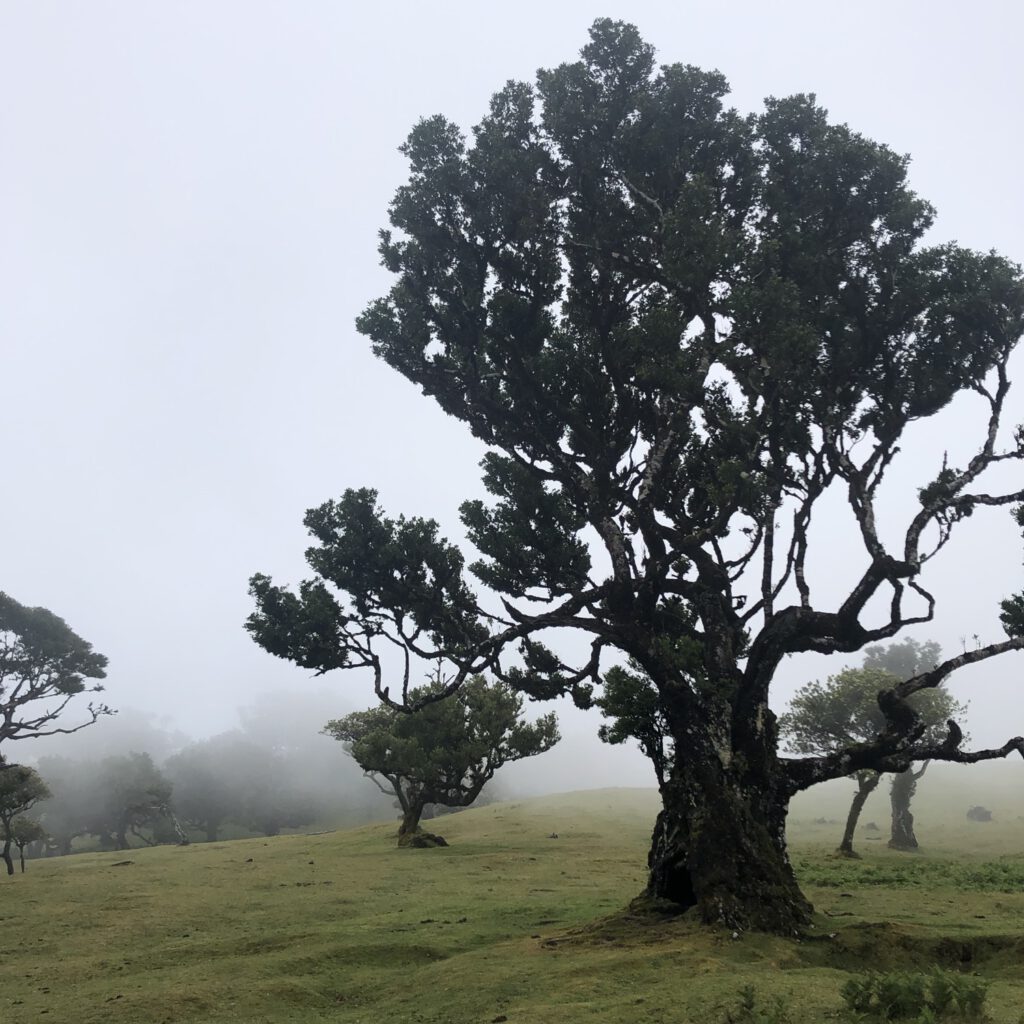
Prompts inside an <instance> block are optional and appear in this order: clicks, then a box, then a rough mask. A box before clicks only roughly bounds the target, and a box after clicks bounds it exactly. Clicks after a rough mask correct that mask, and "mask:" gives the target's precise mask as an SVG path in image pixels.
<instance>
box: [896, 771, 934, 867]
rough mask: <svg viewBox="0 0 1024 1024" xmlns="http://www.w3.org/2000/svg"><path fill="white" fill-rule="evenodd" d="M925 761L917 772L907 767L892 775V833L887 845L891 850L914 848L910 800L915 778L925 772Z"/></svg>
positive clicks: (915, 845) (913, 790) (914, 786)
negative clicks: (903, 770)
mask: <svg viewBox="0 0 1024 1024" xmlns="http://www.w3.org/2000/svg"><path fill="white" fill-rule="evenodd" d="M927 767H928V765H927V763H926V764H925V766H924V767H923V768H922V769H921V770H920V771H918V772H915V771H914V770H913V768H908V769H907V770H906V771H905V772H900V773H899V774H898V775H895V776H893V780H892V789H891V790H890V791H889V801H890V803H891V805H892V835H891V836H890V838H889V847H890V849H893V850H916V849H917V848H918V843H917V836H916V835H914V816H913V814H911V813H910V802H911V800H913V799H914V793H916V792H917V780H918V779H919V778H921V776H922V775H924V773H925V769H926V768H927Z"/></svg>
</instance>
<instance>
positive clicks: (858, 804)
mask: <svg viewBox="0 0 1024 1024" xmlns="http://www.w3.org/2000/svg"><path fill="white" fill-rule="evenodd" d="M879 781H881V776H880V775H879V774H878V773H877V772H872V773H871V774H870V775H867V774H862V775H858V776H857V792H856V793H855V794H854V797H853V803H851V804H850V813H849V815H847V818H846V831H845V832H843V840H842V842H841V843H840V844H839V849H838V850H837V851H836V852H837V853H841V854H842V855H843V856H844V857H859V856H860V854H858V853H854V850H853V834H854V832H855V831H856V829H857V822H858V821H859V820H860V812H861V811H862V810H864V804H865V803H866V802H867V799H868V797H869V796H871V794H872V793H873V792H874V791H875V789H876V788H877V787H878V783H879Z"/></svg>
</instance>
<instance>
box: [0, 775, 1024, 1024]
mask: <svg viewBox="0 0 1024 1024" xmlns="http://www.w3.org/2000/svg"><path fill="white" fill-rule="evenodd" d="M656 807H657V797H656V794H655V793H653V792H652V791H646V790H601V791H589V792H583V793H572V794H567V795H563V796H557V797H546V798H541V799H536V800H530V801H524V802H521V803H506V804H496V805H492V806H489V807H484V808H481V809H478V810H471V811H466V812H464V813H462V814H458V815H453V816H451V817H449V818H444V819H442V820H441V821H439V822H437V823H436V824H437V825H438V826H439V827H441V829H442V831H443V832H444V834H445V835H446V836H447V837H448V838H449V839H450V841H451V843H452V845H451V846H450V847H449V848H447V849H437V850H399V849H397V848H395V846H394V841H393V838H391V836H392V835H393V833H394V828H395V826H394V825H391V824H389V825H375V826H370V827H367V828H361V829H355V830H352V831H348V832H338V833H332V834H328V835H319V836H284V837H277V838H274V839H269V840H268V839H252V840H240V841H236V842H231V843H214V844H203V845H195V846H191V847H187V848H175V847H162V848H158V849H147V850H133V851H131V852H129V853H127V854H126V853H106V854H82V855H79V856H75V857H68V858H62V859H57V860H49V861H34V862H32V863H31V864H30V866H29V872H28V874H26V875H25V876H18V877H16V878H13V879H9V880H2V881H0V886H2V888H0V926H2V929H3V937H4V941H3V945H2V949H0V1020H2V1021H3V1022H5V1024H7V1022H10V1024H15V1022H20V1021H40V1020H51V1021H60V1022H65V1021H77V1022H81V1024H88V1022H101V1021H102V1022H112V1024H116V1022H124V1021H145V1022H179V1021H180V1022H185V1021H189V1022H192V1021H209V1022H214V1021H216V1022H235V1021H238V1022H243V1021H244V1022H247V1024H248V1022H264V1021H266V1022H270V1021H273V1022H278V1021H333V1022H339V1024H341V1022H356V1021H358V1022H362V1024H382V1022H453V1024H462V1022H467V1024H476V1022H488V1021H494V1020H495V1019H499V1018H501V1019H507V1020H508V1022H509V1024H516V1022H524V1024H545V1022H552V1024H554V1022H559V1024H575V1022H582V1021H587V1022H621V1021H630V1022H633V1021H637V1022H641V1024H643V1022H651V1024H658V1022H663V1024H681V1022H685V1021H701V1022H703V1024H712V1022H715V1021H719V1020H723V1019H724V1017H725V1009H726V1007H729V1006H734V1005H735V1003H736V1000H737V996H738V993H739V990H740V989H741V988H742V987H743V986H744V985H748V984H750V985H753V986H755V987H756V989H757V992H758V995H759V998H763V1000H764V1003H765V1004H766V1005H767V1004H768V1003H770V1002H771V1000H772V998H773V997H774V996H776V995H781V996H783V997H784V998H785V1001H786V1004H787V1006H788V1008H789V1013H790V1017H791V1019H792V1021H793V1022H794V1024H802V1022H810V1021H820V1020H831V1019H839V1015H838V1009H839V1007H840V1005H841V1001H840V999H839V995H838V992H839V988H840V986H841V985H842V983H843V982H844V981H845V980H846V979H847V978H848V977H849V973H848V972H850V971H856V970H862V969H865V968H869V967H876V968H882V969H886V970H890V969H894V968H897V967H901V966H906V967H909V968H916V967H922V968H928V967H929V966H930V965H932V964H934V963H941V964H943V965H944V966H947V967H952V968H955V969H958V970H969V971H977V972H979V973H981V974H982V975H984V976H985V977H986V978H988V979H989V980H990V981H991V983H992V984H991V989H990V994H989V1001H988V1006H989V1011H990V1013H991V1016H992V1019H993V1020H994V1021H997V1022H1004V1021H1005V1022H1012V1024H1017V1021H1018V1020H1019V1019H1020V1013H1021V1010H1022V1009H1024V966H1022V965H1024V892H1022V885H1024V856H1021V851H1022V850H1024V825H1022V824H1021V822H1020V821H1007V822H998V821H997V822H994V823H993V824H992V826H991V830H990V831H989V832H987V833H986V837H987V838H986V842H987V846H986V849H985V852H984V853H983V854H981V855H980V856H975V857H971V856H969V855H966V854H963V853H960V854H957V853H955V852H954V851H955V849H956V846H957V843H956V839H957V835H958V834H959V833H957V832H956V827H960V828H961V830H962V835H961V836H960V838H961V840H962V842H961V844H960V849H964V848H965V847H966V842H967V840H968V839H969V837H970V833H969V832H968V831H966V830H964V829H963V828H962V826H953V825H951V826H949V827H947V828H946V831H945V832H944V834H943V839H944V841H943V846H942V852H941V853H940V854H938V855H936V856H934V857H932V856H929V855H928V854H927V853H926V854H923V855H918V856H908V855H906V854H903V855H900V854H895V853H891V852H889V851H887V850H882V849H878V847H879V846H882V845H883V844H881V843H878V844H875V845H874V846H873V847H872V848H870V849H868V850H865V860H864V861H861V862H857V863H853V864H851V863H850V862H848V861H842V860H836V859H834V858H832V856H831V849H832V847H834V845H835V841H836V838H835V836H834V835H832V832H833V831H834V828H826V827H825V826H811V825H808V826H806V827H803V828H801V827H800V826H799V825H795V826H794V830H793V832H794V834H793V836H792V841H793V849H794V861H795V863H796V864H797V866H798V869H799V871H800V873H801V876H802V878H803V880H804V884H805V886H806V889H807V892H808V894H809V895H810V897H811V899H812V900H813V901H814V903H815V907H816V909H817V911H818V914H817V917H816V920H815V929H814V937H813V938H811V939H808V940H805V941H803V942H795V941H793V942H790V941H785V940H780V939H775V938H769V937H764V936H754V935H744V936H741V937H740V938H738V939H736V940H733V939H732V937H731V935H730V934H729V933H727V932H724V931H718V932H715V931H708V930H700V929H698V928H696V927H694V926H693V925H691V924H689V923H688V922H685V921H679V920H676V921H670V922H665V923H662V924H657V925H650V924H647V925H643V926H641V925H640V924H639V923H638V922H636V921H634V920H632V919H630V918H629V917H628V916H623V915H622V914H621V913H620V912H621V910H622V908H623V907H625V905H626V904H627V902H628V901H629V900H630V899H631V898H632V897H633V896H634V895H636V893H637V892H638V891H639V890H640V888H641V886H642V884H643V864H644V856H645V853H646V848H647V840H648V836H649V830H650V825H651V822H652V821H653V819H654V814H655V811H656ZM552 833H557V835H558V838H557V839H556V838H550V836H551V834H552ZM1010 852H1015V853H1016V856H1010V857H1007V856H1003V855H1002V854H1005V853H1010ZM126 859H128V860H130V861H131V863H129V864H121V865H120V866H117V865H118V862H119V861H124V860H126ZM908 879H910V880H909V881H908ZM1004 890H1006V891H1004ZM830 934H831V935H834V937H831V938H830V937H829V935H830Z"/></svg>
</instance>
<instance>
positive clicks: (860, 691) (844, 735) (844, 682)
mask: <svg viewBox="0 0 1024 1024" xmlns="http://www.w3.org/2000/svg"><path fill="white" fill-rule="evenodd" d="M909 642H910V643H913V641H909ZM894 646H897V645H894ZM898 646H903V645H898ZM919 646H935V645H919ZM936 650H937V648H936ZM900 681H901V679H900V678H899V677H898V676H895V675H894V674H893V673H891V672H888V671H886V670H884V669H882V668H878V667H867V666H865V667H863V668H848V669H844V670H843V671H842V672H839V673H838V674H836V675H834V676H830V677H829V679H828V680H827V682H825V683H820V682H817V681H815V682H812V683H807V684H805V685H804V686H803V687H801V688H800V689H799V690H798V691H797V693H796V695H795V696H794V698H793V700H792V702H791V703H790V708H789V711H788V712H787V713H786V714H785V715H783V716H782V717H781V718H780V720H779V727H780V731H781V733H782V734H783V735H784V736H785V737H786V739H787V742H788V745H789V747H790V748H791V749H792V750H794V751H795V752H797V753H800V754H812V755H827V754H830V753H834V752H835V751H837V750H843V749H846V748H848V747H849V746H851V745H852V744H856V743H868V742H871V741H872V740H874V739H875V737H876V736H878V735H879V734H880V733H881V732H882V731H883V730H884V729H885V715H884V713H883V712H882V710H881V708H880V707H879V705H878V694H879V692H880V691H883V690H888V689H890V688H891V687H892V686H893V685H895V683H898V682H900ZM909 704H910V706H911V707H912V708H913V710H914V711H915V712H916V713H917V714H918V715H920V716H921V723H922V725H924V726H925V736H926V737H927V739H928V742H929V743H931V742H941V741H942V739H943V738H944V737H945V736H946V735H947V730H948V728H949V724H948V723H949V721H950V720H951V719H953V718H955V717H957V716H959V715H961V714H963V712H964V710H965V708H964V706H963V705H962V704H960V703H958V702H957V701H956V700H954V699H953V697H952V696H951V695H950V694H949V693H948V691H946V690H945V689H944V688H943V687H941V686H939V687H936V688H934V689H930V690H921V691H919V692H917V693H915V694H913V696H912V697H911V698H910V699H909ZM957 732H958V733H959V729H957ZM851 777H852V778H853V779H854V780H855V781H856V783H857V790H856V792H855V793H854V796H853V801H852V803H851V805H850V811H849V814H848V815H847V819H846V828H845V829H844V831H843V837H842V840H841V841H840V844H839V848H838V852H839V853H841V854H845V855H846V856H850V857H855V856H857V854H856V853H855V852H854V849H853V837H854V832H855V830H856V827H857V821H858V819H859V817H860V812H861V810H862V809H863V807H864V804H865V802H866V801H867V798H868V797H869V796H870V795H871V793H872V792H873V791H874V789H875V788H876V787H877V786H878V782H879V779H880V775H879V774H878V773H877V772H874V771H868V770H862V771H858V772H854V773H853V775H852V776H851Z"/></svg>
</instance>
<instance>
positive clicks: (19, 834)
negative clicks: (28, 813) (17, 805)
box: [11, 814, 46, 874]
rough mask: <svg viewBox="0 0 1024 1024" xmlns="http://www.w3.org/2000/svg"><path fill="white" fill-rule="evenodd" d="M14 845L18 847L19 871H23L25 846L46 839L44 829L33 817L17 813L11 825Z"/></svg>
mask: <svg viewBox="0 0 1024 1024" xmlns="http://www.w3.org/2000/svg"><path fill="white" fill-rule="evenodd" d="M11 832H12V834H13V838H14V845H15V846H16V847H17V848H18V859H19V860H20V861H21V873H22V874H24V873H25V847H26V846H28V845H29V844H30V843H38V842H42V841H43V840H44V839H46V829H45V828H43V826H42V825H40V824H39V822H38V821H36V820H35V819H34V818H26V817H25V815H23V814H19V815H18V817H17V818H15V819H14V824H13V825H12V826H11Z"/></svg>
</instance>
